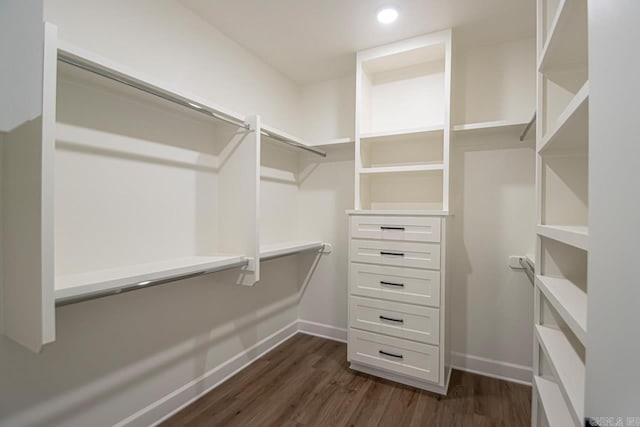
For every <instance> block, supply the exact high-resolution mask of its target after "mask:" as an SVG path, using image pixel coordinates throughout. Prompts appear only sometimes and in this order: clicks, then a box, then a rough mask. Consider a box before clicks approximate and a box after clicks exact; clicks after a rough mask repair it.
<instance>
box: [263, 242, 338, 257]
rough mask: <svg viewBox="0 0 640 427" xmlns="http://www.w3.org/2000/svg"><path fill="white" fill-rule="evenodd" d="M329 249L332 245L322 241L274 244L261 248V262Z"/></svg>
mask: <svg viewBox="0 0 640 427" xmlns="http://www.w3.org/2000/svg"><path fill="white" fill-rule="evenodd" d="M325 248H327V249H329V248H330V245H328V244H325V243H323V242H321V241H317V240H313V241H292V242H283V243H273V244H268V245H261V246H260V260H261V261H266V260H270V259H274V258H280V257H283V256H287V255H294V254H297V253H300V252H307V251H312V250H322V249H325Z"/></svg>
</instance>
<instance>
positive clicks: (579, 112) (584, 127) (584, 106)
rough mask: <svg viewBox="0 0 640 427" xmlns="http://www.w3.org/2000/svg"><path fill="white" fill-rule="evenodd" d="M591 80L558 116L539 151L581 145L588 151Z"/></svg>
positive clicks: (543, 139)
mask: <svg viewBox="0 0 640 427" xmlns="http://www.w3.org/2000/svg"><path fill="white" fill-rule="evenodd" d="M588 101H589V82H586V83H585V84H584V85H583V86H582V88H581V89H580V90H579V91H578V93H576V95H575V96H574V97H573V99H572V100H571V102H569V105H567V107H566V108H565V109H564V111H563V112H562V114H560V116H559V117H558V120H557V121H556V123H555V125H554V127H553V128H552V129H551V130H550V131H548V132H547V134H546V135H544V137H543V138H542V144H541V145H540V148H539V150H538V152H540V153H541V152H543V151H549V150H551V149H558V148H560V149H563V148H574V147H581V148H583V149H584V150H585V151H586V147H587V144H588V142H587V141H588V139H589V129H588V121H589V102H588Z"/></svg>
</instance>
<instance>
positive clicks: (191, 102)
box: [58, 40, 249, 129]
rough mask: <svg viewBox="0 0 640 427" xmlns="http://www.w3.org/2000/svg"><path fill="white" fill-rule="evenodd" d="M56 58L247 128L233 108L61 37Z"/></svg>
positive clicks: (243, 120)
mask: <svg viewBox="0 0 640 427" xmlns="http://www.w3.org/2000/svg"><path fill="white" fill-rule="evenodd" d="M58 61H60V62H63V63H67V64H70V65H72V66H74V67H78V68H82V69H84V70H87V71H90V72H92V73H94V74H97V75H100V76H103V77H106V78H108V79H110V80H114V81H117V82H120V83H122V84H124V85H127V86H130V87H133V88H136V89H139V90H141V91H143V92H146V93H148V94H151V95H154V96H157V97H159V98H162V99H164V100H167V101H170V102H173V103H175V104H178V105H181V106H182V107H185V108H188V109H190V110H193V111H197V112H199V113H202V114H205V115H207V116H209V117H213V118H216V119H218V120H222V121H225V122H228V123H230V124H233V125H236V126H239V127H243V128H246V129H248V128H249V125H248V124H247V123H246V122H245V119H244V118H243V117H242V116H240V115H239V114H237V113H235V112H232V111H230V110H226V109H224V108H222V107H220V106H218V105H215V104H214V103H212V102H210V101H208V100H206V99H204V98H201V97H198V96H196V95H193V94H188V93H185V92H183V91H180V90H178V89H176V88H173V87H171V85H169V84H167V83H165V82H159V81H158V80H156V79H154V78H153V77H151V76H148V75H144V74H142V73H139V72H136V71H133V70H131V69H129V68H127V67H125V66H123V65H121V64H117V63H115V62H113V61H110V60H108V59H105V58H102V57H100V56H99V55H96V54H94V53H92V52H88V51H86V50H83V49H81V48H78V47H76V46H73V45H70V44H68V43H66V42H64V41H62V40H59V41H58Z"/></svg>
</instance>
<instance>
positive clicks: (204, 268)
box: [55, 255, 248, 304]
mask: <svg viewBox="0 0 640 427" xmlns="http://www.w3.org/2000/svg"><path fill="white" fill-rule="evenodd" d="M247 263H248V260H247V258H246V257H244V256H242V255H228V256H192V257H184V258H176V259H171V260H166V261H159V262H152V263H145V264H137V265H130V266H125V267H120V268H114V269H108V270H100V271H92V272H88V273H80V274H69V275H63V276H58V277H56V281H55V299H56V303H58V304H59V303H65V302H68V301H70V300H75V299H82V298H83V297H88V296H89V295H95V294H101V293H105V294H107V293H119V292H121V291H122V288H126V287H130V286H135V287H142V286H145V285H148V284H149V283H150V282H156V281H167V282H168V281H171V280H177V279H181V278H186V277H187V276H191V275H196V274H204V273H208V272H214V271H219V270H223V269H227V268H234V267H239V266H242V265H247Z"/></svg>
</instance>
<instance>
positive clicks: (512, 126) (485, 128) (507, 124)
mask: <svg viewBox="0 0 640 427" xmlns="http://www.w3.org/2000/svg"><path fill="white" fill-rule="evenodd" d="M527 123H528V121H525V120H513V121H510V120H496V121H492V122H478V123H466V124H461V125H454V126H453V131H454V132H463V133H471V132H478V133H479V132H508V131H522V129H523V128H524V126H526V125H527Z"/></svg>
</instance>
